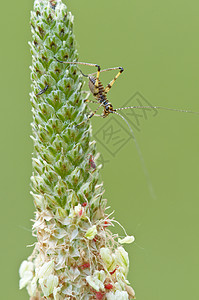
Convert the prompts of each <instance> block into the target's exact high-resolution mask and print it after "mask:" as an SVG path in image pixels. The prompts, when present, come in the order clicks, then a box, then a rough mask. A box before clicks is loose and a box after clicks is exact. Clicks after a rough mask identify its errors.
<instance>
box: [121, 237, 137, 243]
mask: <svg viewBox="0 0 199 300" xmlns="http://www.w3.org/2000/svg"><path fill="white" fill-rule="evenodd" d="M134 241H135V238H134V236H133V235H131V236H129V235H127V236H126V237H125V238H123V239H120V238H119V239H118V242H119V243H120V244H131V243H133V242H134Z"/></svg>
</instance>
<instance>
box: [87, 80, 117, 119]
mask: <svg viewBox="0 0 199 300" xmlns="http://www.w3.org/2000/svg"><path fill="white" fill-rule="evenodd" d="M95 82H96V78H95V77H93V76H90V77H89V83H88V86H89V89H90V91H91V93H92V94H93V96H94V97H95V99H96V100H97V101H98V102H99V103H101V104H102V106H103V107H104V116H107V115H108V114H109V113H111V112H112V111H113V106H112V104H111V103H110V102H108V99H107V96H106V92H105V89H104V86H103V85H102V83H101V81H100V80H99V81H98V87H96V86H95Z"/></svg>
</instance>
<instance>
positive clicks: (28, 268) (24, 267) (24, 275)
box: [19, 260, 34, 290]
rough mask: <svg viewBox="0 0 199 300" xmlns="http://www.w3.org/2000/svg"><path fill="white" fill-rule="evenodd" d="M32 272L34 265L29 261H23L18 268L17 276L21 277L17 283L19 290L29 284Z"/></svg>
mask: <svg viewBox="0 0 199 300" xmlns="http://www.w3.org/2000/svg"><path fill="white" fill-rule="evenodd" d="M33 270H34V264H33V263H32V262H30V261H27V260H24V261H23V262H22V263H21V266H20V268H19V275H20V277H21V279H20V281H19V289H20V290H21V289H23V288H24V287H25V286H27V285H28V283H30V281H31V280H32V278H33Z"/></svg>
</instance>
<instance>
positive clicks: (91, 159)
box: [89, 154, 96, 170]
mask: <svg viewBox="0 0 199 300" xmlns="http://www.w3.org/2000/svg"><path fill="white" fill-rule="evenodd" d="M89 166H90V168H92V169H93V170H95V169H96V164H95V162H94V158H93V155H91V154H90V156H89Z"/></svg>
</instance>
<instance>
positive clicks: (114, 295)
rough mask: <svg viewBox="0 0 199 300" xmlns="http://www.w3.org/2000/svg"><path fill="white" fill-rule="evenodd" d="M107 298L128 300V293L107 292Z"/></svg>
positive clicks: (109, 299) (108, 299) (110, 299)
mask: <svg viewBox="0 0 199 300" xmlns="http://www.w3.org/2000/svg"><path fill="white" fill-rule="evenodd" d="M106 298H107V300H128V299H129V297H128V293H127V292H125V291H116V292H115V293H112V292H110V293H107V294H106Z"/></svg>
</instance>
